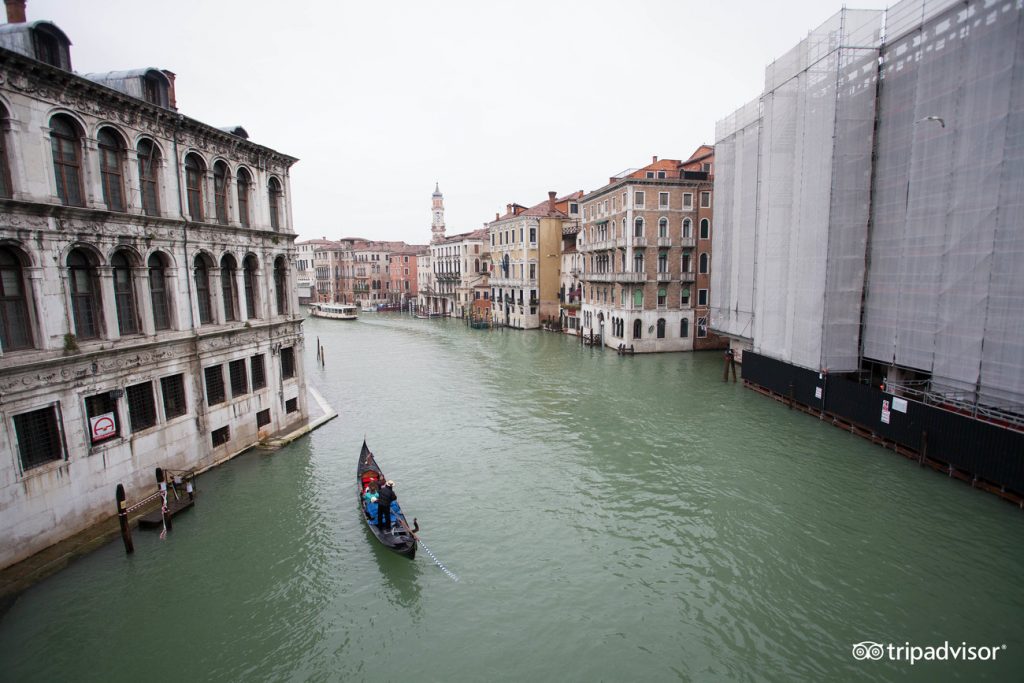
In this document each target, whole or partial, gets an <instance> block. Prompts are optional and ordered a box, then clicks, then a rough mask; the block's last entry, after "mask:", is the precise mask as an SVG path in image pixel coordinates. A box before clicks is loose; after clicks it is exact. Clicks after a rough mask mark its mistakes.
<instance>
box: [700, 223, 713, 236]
mask: <svg viewBox="0 0 1024 683" xmlns="http://www.w3.org/2000/svg"><path fill="white" fill-rule="evenodd" d="M710 237H711V221H709V220H708V219H707V218H701V219H700V238H701V239H702V240H706V239H710Z"/></svg>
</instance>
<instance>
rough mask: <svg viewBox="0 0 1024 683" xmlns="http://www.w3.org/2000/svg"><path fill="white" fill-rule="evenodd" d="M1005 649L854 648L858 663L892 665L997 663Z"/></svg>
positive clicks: (863, 644) (864, 645) (947, 646)
mask: <svg viewBox="0 0 1024 683" xmlns="http://www.w3.org/2000/svg"><path fill="white" fill-rule="evenodd" d="M1005 649H1006V645H1005V644H1002V645H968V644H967V643H960V644H959V645H950V644H949V641H948V640H947V641H946V642H945V643H943V644H942V645H937V646H932V645H927V646H919V645H911V644H910V643H904V644H903V645H893V644H892V643H888V644H883V643H876V642H874V641H871V640H865V641H863V642H860V643H854V645H853V658H854V659H856V660H858V661H862V662H863V661H873V662H877V661H878V660H880V659H888V660H889V661H892V662H910V665H911V666H913V665H914V664H916V663H917V662H921V661H924V662H946V661H951V660H952V661H956V660H959V661H963V662H974V661H982V662H987V661H995V659H996V657H998V656H999V653H1000V652H1002V651H1003V650H1005Z"/></svg>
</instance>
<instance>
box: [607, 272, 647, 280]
mask: <svg viewBox="0 0 1024 683" xmlns="http://www.w3.org/2000/svg"><path fill="white" fill-rule="evenodd" d="M615 279H616V280H617V281H618V282H647V273H618V274H617V275H616V277H615Z"/></svg>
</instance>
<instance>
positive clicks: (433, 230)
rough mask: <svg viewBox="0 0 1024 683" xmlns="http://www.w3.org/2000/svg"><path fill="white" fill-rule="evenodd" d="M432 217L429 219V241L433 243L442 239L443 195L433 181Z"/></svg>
mask: <svg viewBox="0 0 1024 683" xmlns="http://www.w3.org/2000/svg"><path fill="white" fill-rule="evenodd" d="M430 211H431V213H432V214H433V218H432V219H431V221H430V234H431V238H430V241H431V242H433V243H434V244H437V243H438V242H443V241H444V195H443V194H441V189H440V187H439V186H438V184H437V183H434V196H433V203H432V206H431V208H430Z"/></svg>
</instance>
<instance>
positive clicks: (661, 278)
mask: <svg viewBox="0 0 1024 683" xmlns="http://www.w3.org/2000/svg"><path fill="white" fill-rule="evenodd" d="M671 281H672V273H658V282H671Z"/></svg>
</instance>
